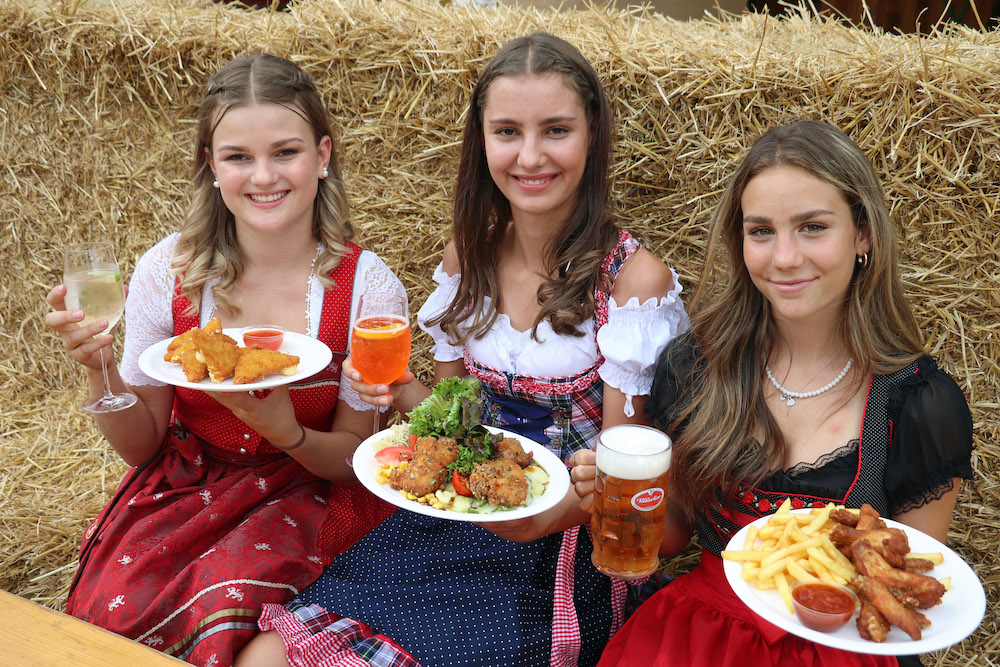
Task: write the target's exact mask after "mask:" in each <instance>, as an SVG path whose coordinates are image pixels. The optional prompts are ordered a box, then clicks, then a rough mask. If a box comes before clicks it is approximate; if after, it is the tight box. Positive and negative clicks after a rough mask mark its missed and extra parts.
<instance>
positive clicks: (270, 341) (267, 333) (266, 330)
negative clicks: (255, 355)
mask: <svg viewBox="0 0 1000 667" xmlns="http://www.w3.org/2000/svg"><path fill="white" fill-rule="evenodd" d="M240 333H241V334H243V344H244V345H246V346H247V347H250V346H252V345H260V346H261V347H262V348H264V349H265V350H277V349H278V348H280V347H281V342H282V341H283V340H284V339H285V330H284V329H283V328H282V327H279V326H276V325H274V324H257V325H254V326H252V327H243V328H242V329H240Z"/></svg>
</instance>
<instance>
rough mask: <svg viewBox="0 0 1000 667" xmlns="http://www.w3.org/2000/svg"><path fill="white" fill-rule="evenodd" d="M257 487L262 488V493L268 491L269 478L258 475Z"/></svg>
mask: <svg viewBox="0 0 1000 667" xmlns="http://www.w3.org/2000/svg"><path fill="white" fill-rule="evenodd" d="M257 488H258V489H260V491H261V493H267V480H266V479H264V478H263V477H258V478H257Z"/></svg>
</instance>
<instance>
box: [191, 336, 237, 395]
mask: <svg viewBox="0 0 1000 667" xmlns="http://www.w3.org/2000/svg"><path fill="white" fill-rule="evenodd" d="M192 335H193V339H192V342H193V344H194V347H195V349H196V350H197V352H198V354H197V356H198V359H199V361H202V362H204V363H205V365H206V366H208V379H209V380H211V381H212V382H216V383H218V382H222V381H223V380H225V379H226V378H228V377H229V376H230V375H232V374H233V371H234V370H235V369H236V362H237V361H239V360H240V357H241V356H242V355H243V353H244V352H245V351H246V349H245V348H242V347H237V346H236V345H234V344H230V343H228V342H227V341H225V340H223V339H222V337H220V336H209V335H208V334H206V333H205V332H204V331H196V332H194V333H193V334H192ZM230 340H232V339H230Z"/></svg>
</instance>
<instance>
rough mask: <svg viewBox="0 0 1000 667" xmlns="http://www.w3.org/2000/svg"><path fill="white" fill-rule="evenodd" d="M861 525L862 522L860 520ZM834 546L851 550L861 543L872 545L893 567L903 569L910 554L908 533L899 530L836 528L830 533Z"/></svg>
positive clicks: (841, 526)
mask: <svg viewBox="0 0 1000 667" xmlns="http://www.w3.org/2000/svg"><path fill="white" fill-rule="evenodd" d="M859 523H860V520H859ZM830 539H831V540H832V541H833V543H834V544H837V545H841V544H843V545H846V546H849V547H851V548H853V547H854V545H855V544H857V543H858V542H860V541H862V540H863V541H866V542H868V543H869V544H871V545H872V546H873V547H874V548H875V549H876V550H877V551H878V552H879V554H881V555H882V557H883V558H884V559H885V560H886V561H888V563H889V565H891V566H892V567H903V566H904V562H903V561H904V560H905V557H906V554H908V553H910V543H909V540H908V539H907V538H906V533H904V532H903V531H901V530H899V529H898V528H884V529H876V530H857V529H856V528H851V527H850V526H844V525H838V526H835V527H834V529H833V531H832V532H831V533H830Z"/></svg>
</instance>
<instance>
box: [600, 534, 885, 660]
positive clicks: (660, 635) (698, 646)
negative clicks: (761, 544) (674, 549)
mask: <svg viewBox="0 0 1000 667" xmlns="http://www.w3.org/2000/svg"><path fill="white" fill-rule="evenodd" d="M616 665H620V666H628V667H634V666H635V665H647V666H648V667H666V666H667V665H671V666H685V667H686V666H688V665H712V667H747V666H748V665H768V666H770V667H823V666H827V667H828V666H829V665H837V667H853V666H859V667H860V666H862V665H864V666H866V667H873V666H884V667H890V666H891V667H897V665H898V663H897V662H896V659H895V658H893V657H890V656H874V655H865V654H861V653H851V652H848V651H842V650H840V649H835V648H830V647H828V646H821V645H820V644H816V643H813V642H811V641H808V640H806V639H801V638H800V637H797V636H795V635H793V634H790V633H788V632H785V631H784V630H782V629H781V628H779V627H777V626H775V625H773V624H771V623H768V622H767V621H765V620H764V619H762V618H761V617H760V616H757V615H756V614H755V613H753V612H752V611H750V609H749V608H747V606H746V605H744V604H743V602H741V601H740V599H739V598H738V597H736V594H735V593H734V592H733V589H732V588H731V587H730V586H729V582H727V581H726V577H725V575H724V574H723V570H722V560H721V559H719V558H717V557H716V556H713V555H712V554H710V553H708V552H705V551H703V552H702V555H701V565H699V566H698V567H697V568H696V569H695V570H694V571H693V572H691V573H690V574H685V575H683V576H681V577H678V578H677V579H675V580H674V581H672V582H671V583H669V584H667V585H666V586H665V587H664V588H663V589H661V590H660V591H659V592H657V593H656V594H655V595H653V596H652V597H651V598H649V600H647V601H646V602H644V603H643V604H642V606H641V607H639V609H638V610H637V611H636V612H635V614H633V615H632V617H631V618H630V619H629V620H628V621H627V622H626V623H625V625H624V626H622V629H621V630H619V631H618V634H616V635H615V636H614V637H613V638H612V640H611V642H610V643H609V644H608V646H607V648H605V650H604V653H603V654H602V656H601V661H600V663H598V667H614V666H616Z"/></svg>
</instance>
